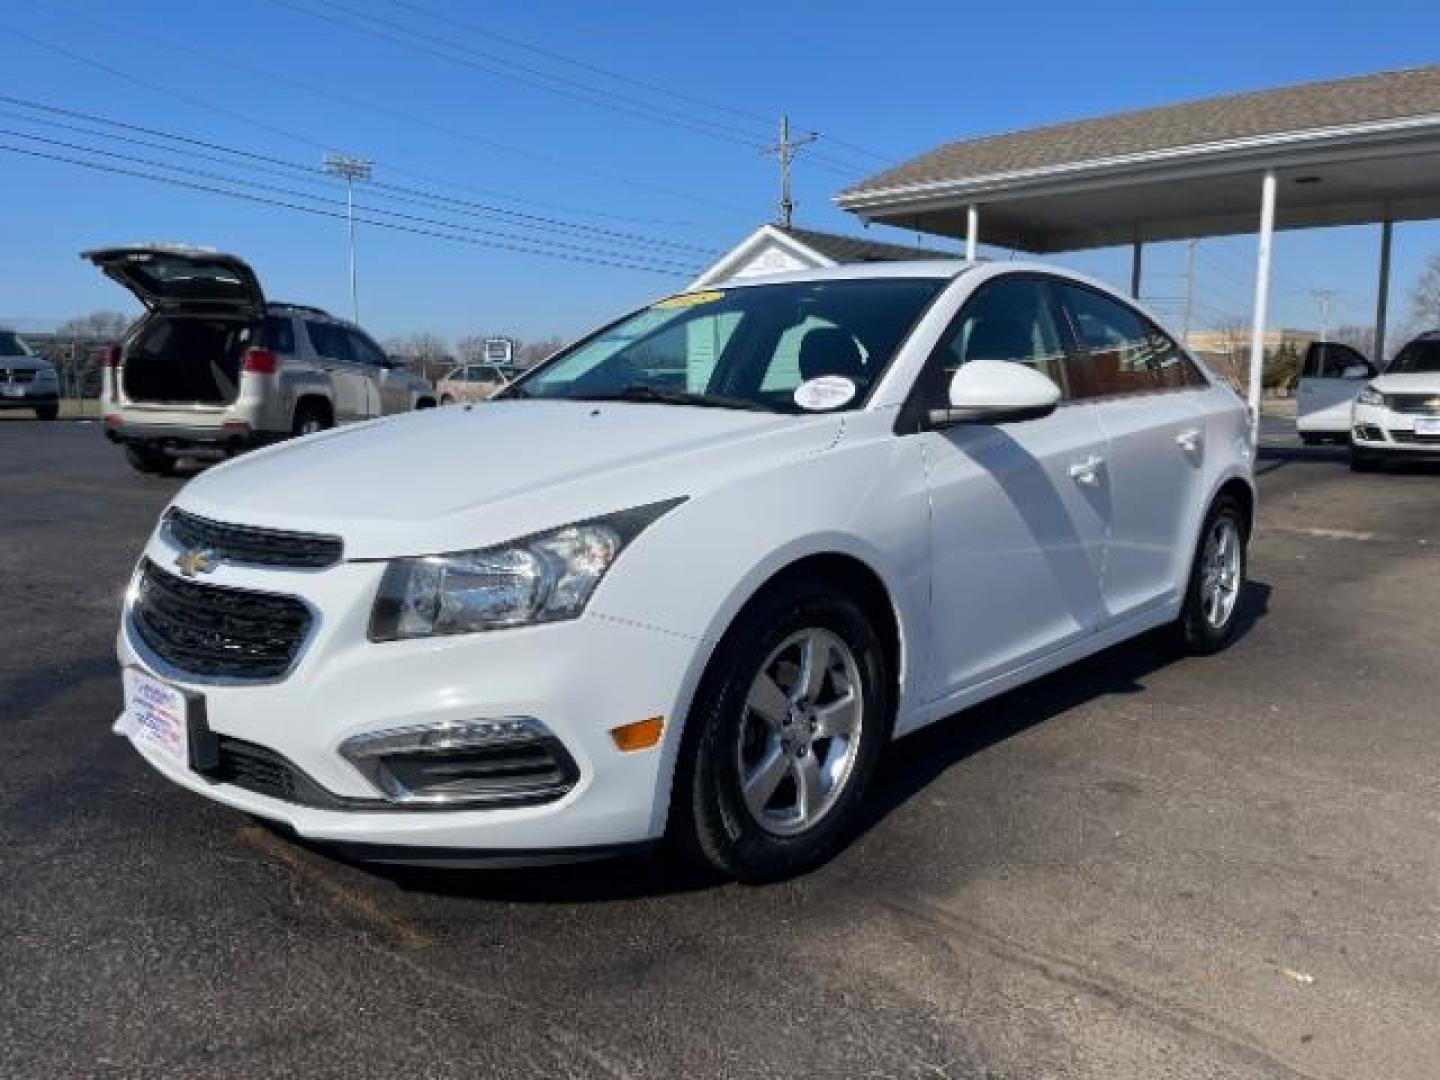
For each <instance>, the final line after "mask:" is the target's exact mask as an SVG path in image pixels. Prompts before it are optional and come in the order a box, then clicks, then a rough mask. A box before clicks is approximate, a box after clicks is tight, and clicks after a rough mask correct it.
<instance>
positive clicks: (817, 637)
mask: <svg viewBox="0 0 1440 1080" xmlns="http://www.w3.org/2000/svg"><path fill="white" fill-rule="evenodd" d="M864 713H865V710H864V694H863V689H862V686H861V679H860V665H859V664H858V662H857V661H856V659H855V654H854V653H853V652H852V651H851V649H850V647H849V646H848V645H847V644H846V643H845V641H844V640H843V639H841V638H840V637H839V635H837V634H835V633H832V632H831V631H829V630H824V629H820V628H818V627H812V628H807V629H804V630H800V631H797V632H796V633H794V634H791V635H790V636H789V637H787V638H786V639H785V640H784V641H783V642H781V644H780V646H779V647H778V648H776V649H775V650H774V651H773V652H772V653H771V654H770V656H769V657H768V658H767V659H766V660H765V662H764V663H763V664H762V665H761V666H760V670H759V672H758V673H757V674H756V676H755V679H754V681H753V682H752V683H751V685H750V692H749V694H748V695H747V697H746V701H745V716H744V718H743V719H742V721H741V724H740V738H739V743H738V745H737V746H736V756H737V761H738V765H739V775H740V784H741V793H742V795H743V796H744V800H745V805H746V807H747V808H748V809H749V811H750V814H751V816H752V817H753V818H754V819H755V823H756V824H757V825H759V826H760V827H761V828H762V829H764V830H765V831H766V832H769V833H772V834H774V835H776V836H795V835H798V834H800V833H803V832H805V831H806V830H808V829H810V828H813V827H814V826H815V825H816V824H817V823H818V822H820V821H821V820H822V819H823V818H824V817H825V816H826V815H827V814H828V813H829V812H830V811H831V810H832V809H834V807H835V804H836V803H837V802H838V801H839V799H840V796H841V794H842V793H843V792H844V790H845V788H846V785H847V784H848V782H849V780H850V777H851V775H852V774H853V772H854V766H855V760H856V757H857V754H858V751H859V747H860V735H861V729H862V726H863V724H864V721H865V715H864Z"/></svg>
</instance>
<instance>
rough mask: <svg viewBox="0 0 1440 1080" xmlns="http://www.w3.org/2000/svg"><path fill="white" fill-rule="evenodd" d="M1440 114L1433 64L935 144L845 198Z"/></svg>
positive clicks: (1439, 71) (1438, 71)
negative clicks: (930, 148)
mask: <svg viewBox="0 0 1440 1080" xmlns="http://www.w3.org/2000/svg"><path fill="white" fill-rule="evenodd" d="M1433 115H1440V65H1435V66H1430V67H1423V68H1412V69H1408V70H1404V71H1389V72H1382V73H1379V74H1375V75H1360V76H1355V77H1352V78H1346V79H1335V80H1331V81H1328V82H1315V83H1305V84H1302V85H1299V86H1290V87H1284V88H1282V89H1278V90H1262V91H1257V92H1253V93H1244V94H1232V95H1228V96H1225V97H1217V98H1208V99H1205V100H1201V101H1191V102H1185V103H1183V104H1179V105H1167V106H1161V107H1157V108H1149V109H1137V110H1135V111H1133V112H1124V113H1118V114H1115V115H1113V116H1105V117H1099V118H1095V119H1089V120H1079V121H1074V122H1071V123H1064V124H1056V125H1052V126H1049V127H1041V128H1034V129H1031V130H1029V131H1021V132H1015V133H1013V134H1006V135H992V136H988V137H984V138H977V139H967V140H961V141H959V142H952V143H949V144H947V145H945V146H941V147H939V148H938V149H936V150H932V151H930V152H929V153H926V154H922V155H920V156H919V157H917V158H914V159H912V160H910V161H907V162H905V163H903V164H901V165H899V166H896V167H895V168H892V169H889V170H887V171H885V172H882V173H879V174H877V175H875V176H872V177H870V178H869V179H867V180H864V181H862V182H860V183H859V184H856V185H853V186H852V187H850V188H847V189H846V190H845V191H843V192H841V194H840V202H841V203H842V204H843V203H844V202H845V201H846V200H847V198H849V197H851V196H856V195H864V194H866V193H870V192H879V191H884V190H887V189H892V188H905V187H909V186H911V185H920V184H927V183H936V182H945V181H963V180H969V179H974V178H977V177H983V176H992V175H995V174H1001V173H1009V172H1014V171H1017V170H1027V169H1044V168H1048V167H1059V166H1063V165H1074V164H1078V163H1082V162H1087V161H1095V160H1099V159H1105V158H1113V157H1116V156H1122V155H1127V154H1137V153H1145V152H1149V151H1163V150H1176V149H1180V148H1182V147H1191V146H1205V145H1208V144H1212V143H1221V142H1226V141H1230V140H1235V139H1245V138H1257V137H1264V136H1267V135H1269V136H1273V135H1280V134H1286V133H1291V132H1304V131H1320V130H1325V129H1329V128H1344V127H1347V126H1350V125H1356V124H1366V123H1375V122H1379V121H1385V120H1398V119H1403V118H1408V117H1420V116H1433Z"/></svg>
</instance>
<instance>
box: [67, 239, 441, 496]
mask: <svg viewBox="0 0 1440 1080" xmlns="http://www.w3.org/2000/svg"><path fill="white" fill-rule="evenodd" d="M83 257H84V258H86V259H89V260H90V261H91V262H93V263H94V264H95V265H96V266H98V267H99V268H100V269H101V270H102V271H104V273H105V274H106V275H107V276H109V277H111V278H113V279H114V280H115V281H117V282H119V283H120V284H121V285H123V286H124V287H125V288H127V289H129V290H130V291H131V292H132V293H134V294H135V296H136V297H137V298H138V299H139V301H140V302H141V303H142V304H143V305H145V308H146V314H145V316H144V317H143V318H141V319H140V320H139V321H138V322H137V323H136V324H135V325H134V326H132V327H131V328H130V330H129V331H128V333H127V335H126V338H125V341H124V343H123V344H122V345H120V346H119V347H117V348H115V349H113V350H112V351H111V353H110V355H109V358H108V361H107V370H106V372H105V374H104V377H103V384H102V388H101V393H100V408H101V413H102V415H103V416H104V424H105V434H106V436H107V437H108V438H109V439H110V440H111V441H113V442H117V443H119V444H120V445H122V446H124V448H125V455H126V457H127V458H128V459H129V461H130V464H131V465H133V466H134V467H135V468H136V469H138V470H140V471H141V472H164V471H167V470H168V469H169V468H170V467H171V466H172V465H173V464H174V462H175V459H176V458H179V457H195V456H201V457H220V456H226V455H231V454H235V453H238V452H240V451H243V450H247V449H250V448H252V447H255V446H260V445H264V444H266V443H270V442H275V441H277V440H280V439H286V438H289V437H290V436H292V435H304V434H309V433H311V432H315V431H321V430H323V429H325V428H328V427H331V426H333V425H335V424H343V423H346V422H349V421H352V420H366V419H370V418H372V417H376V416H384V415H388V414H390V413H398V412H407V411H410V410H413V409H423V408H427V407H428V406H431V405H434V404H435V391H434V389H433V388H432V387H431V385H430V384H429V383H428V382H427V381H426V380H424V379H422V378H420V377H419V376H417V375H414V374H412V373H411V372H409V371H408V370H407V369H406V368H405V367H404V366H403V365H401V364H398V363H396V362H395V361H394V360H391V359H390V358H389V357H388V356H386V355H385V352H384V351H383V350H382V349H381V348H380V346H378V345H377V344H375V342H374V340H373V339H371V337H370V336H369V335H368V334H366V333H365V332H364V331H363V330H361V329H360V328H359V327H357V326H354V325H352V324H351V323H348V322H346V321H344V320H343V319H337V318H335V317H334V316H332V315H329V314H328V313H326V312H324V311H322V310H321V309H319V308H316V307H306V306H304V305H300V304H287V303H279V302H271V301H267V300H266V299H265V295H264V293H263V292H262V291H261V288H260V281H259V279H258V278H257V277H256V276H255V272H254V271H253V270H252V269H251V268H250V267H249V265H248V264H246V263H245V262H244V261H243V260H242V259H240V258H237V257H236V256H234V255H226V254H223V253H221V252H216V251H212V250H209V249H205V248H193V247H181V246H173V245H148V246H136V247H115V248H100V249H97V250H94V251H87V252H84V253H83Z"/></svg>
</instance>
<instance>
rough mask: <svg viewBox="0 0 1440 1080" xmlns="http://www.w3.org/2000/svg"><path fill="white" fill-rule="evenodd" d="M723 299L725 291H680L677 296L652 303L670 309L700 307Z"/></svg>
mask: <svg viewBox="0 0 1440 1080" xmlns="http://www.w3.org/2000/svg"><path fill="white" fill-rule="evenodd" d="M723 299H725V294H724V293H723V292H691V293H680V294H678V295H676V296H671V297H669V298H667V299H665V300H661V301H660V302H659V303H658V304H652V305H651V306H652V307H656V308H660V309H661V310H667V311H668V310H670V309H672V308H687V307H699V306H700V305H701V304H713V303H714V302H715V301H716V300H723Z"/></svg>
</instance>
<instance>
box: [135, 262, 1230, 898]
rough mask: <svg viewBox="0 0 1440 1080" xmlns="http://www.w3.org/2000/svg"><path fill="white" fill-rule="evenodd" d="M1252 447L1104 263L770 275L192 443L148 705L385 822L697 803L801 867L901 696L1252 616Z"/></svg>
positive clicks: (443, 839) (756, 856)
mask: <svg viewBox="0 0 1440 1080" xmlns="http://www.w3.org/2000/svg"><path fill="white" fill-rule="evenodd" d="M677 372H678V373H679V374H678V376H677V375H676V373H677ZM481 413H483V416H482V415H481ZM442 460H459V461H476V462H487V461H504V462H505V468H504V469H488V468H477V469H464V470H461V471H460V472H453V471H452V472H447V473H444V474H443V475H442V474H439V473H437V472H436V471H435V469H434V468H433V466H434V463H435V462H436V461H442ZM1252 462H1253V443H1252V440H1251V437H1250V433H1249V425H1248V422H1247V417H1246V411H1245V406H1244V403H1243V402H1242V401H1240V399H1239V398H1238V397H1236V395H1235V394H1234V392H1233V391H1231V390H1230V389H1229V388H1228V387H1226V386H1225V385H1223V384H1222V383H1220V382H1219V381H1218V380H1216V379H1215V378H1213V377H1212V376H1210V375H1209V374H1208V373H1207V372H1206V371H1205V370H1204V369H1203V368H1202V367H1201V366H1200V365H1199V364H1197V363H1196V362H1195V361H1194V360H1192V359H1191V358H1190V356H1189V355H1188V354H1187V353H1186V352H1185V351H1184V350H1183V349H1182V348H1181V347H1180V346H1179V345H1177V344H1176V343H1175V341H1174V340H1173V339H1172V338H1171V337H1170V336H1169V335H1168V334H1166V333H1165V332H1164V331H1163V330H1161V329H1160V328H1159V325H1158V323H1157V322H1156V321H1155V320H1154V319H1153V318H1152V317H1150V316H1149V315H1147V314H1146V313H1145V312H1144V311H1143V310H1141V309H1140V308H1138V307H1136V306H1134V305H1133V304H1131V303H1130V302H1129V301H1128V300H1126V299H1125V298H1124V297H1122V296H1120V295H1119V294H1117V293H1115V292H1113V291H1112V290H1110V289H1108V288H1106V287H1105V286H1103V285H1100V284H1098V283H1096V282H1093V281H1090V280H1088V279H1086V278H1081V277H1078V276H1075V275H1073V274H1070V273H1067V272H1064V271H1059V270H1052V269H1047V268H1044V267H1042V266H1026V265H1023V264H1010V263H1001V264H978V265H977V264H966V263H957V262H950V261H936V262H919V263H890V264H876V265H870V266H847V267H840V268H833V269H828V270H816V271H811V272H806V273H801V274H796V275H789V276H782V277H776V278H769V279H751V280H747V281H737V282H733V283H731V284H727V285H724V286H722V287H718V288H715V289H713V290H709V291H706V292H699V293H690V294H682V295H680V296H675V297H671V298H669V299H666V300H661V301H659V302H658V303H655V304H652V305H650V306H648V307H646V308H643V309H641V310H639V311H637V312H634V313H633V314H631V315H629V316H627V317H625V318H622V319H620V320H619V321H617V322H615V323H613V324H611V325H610V326H608V327H606V328H604V329H602V330H600V331H599V332H597V333H595V334H593V335H591V336H589V337H588V338H586V339H584V340H582V341H580V342H579V343H578V344H576V345H573V346H571V347H569V348H567V349H565V350H562V351H561V352H559V353H558V354H556V355H555V356H554V357H553V358H551V359H550V360H549V361H547V362H546V363H544V364H543V365H541V366H540V367H539V368H537V369H536V370H534V371H532V372H531V373H529V374H528V375H526V376H525V377H524V378H522V379H520V380H519V381H517V382H516V383H515V384H513V385H512V386H511V387H510V388H509V389H507V390H505V391H503V392H502V393H501V394H500V395H498V396H497V398H496V399H495V400H494V401H492V402H491V403H490V404H487V405H486V406H485V408H484V409H483V410H480V411H478V412H473V413H472V412H466V411H465V410H461V409H438V410H434V411H433V412H429V413H426V414H423V415H417V416H413V417H404V418H401V419H398V420H396V421H392V422H391V423H388V424H384V425H378V426H373V427H367V428H364V429H355V430H351V431H343V430H337V431H332V432H327V433H325V434H324V435H320V436H316V437H314V438H310V439H304V440H301V441H300V442H298V443H295V444H293V445H290V446H284V447H277V448H274V449H271V450H267V451H265V452H264V453H263V454H262V455H256V456H254V457H250V458H240V459H237V460H235V461H231V462H227V463H226V464H224V465H221V466H220V467H218V468H216V469H214V470H212V471H210V472H209V473H207V474H205V475H203V476H201V477H199V478H198V479H196V480H193V481H191V482H190V483H189V484H188V485H187V486H186V487H185V488H184V489H183V490H182V491H181V492H180V494H179V495H178V496H177V498H176V499H175V501H174V503H172V505H171V506H170V507H169V508H168V509H167V510H166V511H165V512H164V515H163V517H162V518H161V521H160V523H159V525H158V527H157V529H156V530H155V532H154V533H153V535H152V536H151V537H150V539H149V541H148V542H147V544H146V547H145V551H144V554H143V556H142V557H141V559H140V560H139V563H138V565H137V566H136V569H135V572H134V577H133V579H132V581H131V583H130V587H129V591H128V593H127V597H128V598H127V600H126V602H125V606H124V613H123V616H122V625H121V632H120V635H119V645H118V648H119V657H120V662H121V667H122V668H123V671H124V680H125V701H126V705H125V708H124V712H123V713H122V714H121V716H120V719H119V720H118V722H117V730H118V731H119V732H120V733H122V734H124V735H125V736H127V737H128V738H129V739H130V741H131V742H132V743H133V744H134V746H135V747H136V748H137V749H138V750H139V752H140V753H141V754H142V755H143V756H144V757H145V758H146V759H147V760H148V761H149V762H150V763H151V764H152V765H153V766H154V767H155V768H157V769H158V770H159V771H160V772H161V773H163V774H164V775H165V776H167V777H169V778H170V779H172V780H174V781H175V782H177V783H179V784H181V785H183V786H185V787H187V788H189V789H190V790H192V791H194V792H197V793H199V794H201V795H203V796H205V797H207V798H210V799H214V800H217V801H219V802H222V803H226V804H229V805H230V806H233V807H238V808H239V809H241V810H244V811H246V812H248V813H251V814H256V815H259V816H261V817H264V818H269V819H273V820H275V821H278V822H283V823H284V824H286V825H287V826H289V827H290V828H292V829H293V830H294V831H295V832H296V833H297V834H299V835H300V836H303V837H308V838H310V839H312V840H315V841H326V842H331V843H335V844H339V845H341V846H342V847H343V848H346V849H347V850H349V851H350V852H351V853H353V854H355V855H358V856H363V857H369V858H375V859H383V860H400V861H405V860H409V861H420V862H424V861H430V862H445V863H454V862H468V861H484V860H485V859H496V860H499V861H501V862H505V863H509V864H512V865H513V864H514V863H516V862H522V861H529V860H537V859H540V860H543V859H556V858H561V859H564V858H576V857H588V856H591V855H594V854H597V853H601V852H608V851H614V850H620V849H623V848H626V847H628V846H629V845H633V844H646V843H651V842H654V841H656V840H657V839H660V838H662V837H668V838H670V839H671V840H673V841H674V842H675V843H676V844H677V845H679V846H680V847H681V848H682V849H684V850H685V851H688V852H689V853H691V854H692V855H693V856H695V857H696V858H698V859H700V860H702V861H703V862H704V863H706V864H708V865H710V866H713V867H715V868H717V869H718V870H720V871H722V872H724V873H726V874H731V875H735V876H737V877H741V878H745V879H752V880H762V879H768V878H774V877H777V876H783V875H788V874H792V873H796V872H798V871H801V870H804V869H805V868H807V867H811V866H814V865H816V864H817V863H818V862H820V861H821V860H823V859H825V858H826V857H828V856H829V855H830V854H831V853H833V852H834V851H835V850H836V849H837V847H838V846H839V845H840V844H841V843H842V842H843V841H844V838H845V837H846V835H847V834H848V832H849V830H850V829H851V828H852V827H853V825H854V824H855V822H856V819H857V815H858V813H859V812H860V806H861V803H862V801H863V799H864V796H865V790H866V787H867V785H868V784H869V782H870V779H871V776H872V774H873V772H874V769H875V765H876V761H877V759H878V757H879V755H880V753H881V751H882V749H883V747H884V746H885V745H886V744H887V743H888V742H889V741H890V740H891V739H892V738H894V737H896V736H901V735H905V734H908V733H910V732H913V731H916V730H917V729H919V728H922V727H924V726H926V725H927V724H930V723H933V722H935V721H937V720H939V719H941V718H943V717H947V716H950V715H952V714H953V713H955V712H957V711H958V710H961V709H964V708H966V707H967V706H970V705H973V704H974V703H976V702H979V701H982V700H984V699H986V698H989V697H991V696H993V695H995V694H998V693H1000V692H1001V691H1004V690H1006V689H1009V688H1011V687H1014V686H1017V685H1020V684H1022V683H1025V682H1028V681H1030V680H1032V679H1035V678H1037V677H1038V676H1040V675H1042V674H1044V673H1046V672H1049V671H1053V670H1055V669H1056V668H1059V667H1062V666H1064V665H1066V664H1069V663H1072V662H1074V661H1077V660H1080V659H1082V658H1083V657H1087V656H1090V655H1091V654H1093V653H1095V652H1098V651H1099V650H1101V649H1104V648H1106V647H1108V646H1110V645H1113V644H1115V643H1116V642H1119V641H1122V640H1124V639H1126V638H1129V637H1131V636H1133V635H1136V634H1139V633H1141V632H1143V631H1147V630H1150V629H1152V628H1155V627H1162V626H1169V627H1170V628H1171V632H1172V633H1173V634H1174V636H1175V638H1176V640H1177V641H1178V642H1179V643H1181V644H1182V645H1183V646H1185V647H1187V648H1189V649H1190V650H1193V651H1196V652H1211V651H1214V650H1217V649H1220V648H1222V647H1224V646H1225V645H1226V644H1227V643H1228V642H1229V641H1230V640H1231V638H1232V637H1233V635H1234V634H1235V632H1236V625H1237V621H1238V615H1237V612H1238V611H1239V604H1240V595H1241V589H1242V583H1243V581H1244V577H1245V553H1246V545H1247V542H1248V539H1249V536H1250V531H1251V522H1252V520H1253V518H1254V511H1255V491H1254V485H1253V481H1252ZM276 478H279V479H278V480H277V479H276Z"/></svg>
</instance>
